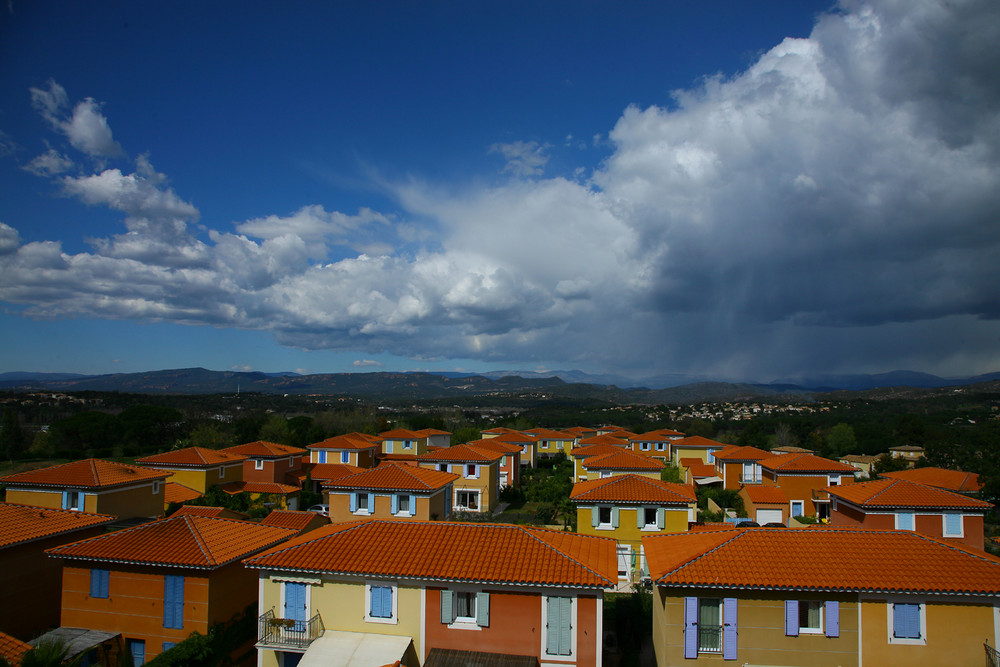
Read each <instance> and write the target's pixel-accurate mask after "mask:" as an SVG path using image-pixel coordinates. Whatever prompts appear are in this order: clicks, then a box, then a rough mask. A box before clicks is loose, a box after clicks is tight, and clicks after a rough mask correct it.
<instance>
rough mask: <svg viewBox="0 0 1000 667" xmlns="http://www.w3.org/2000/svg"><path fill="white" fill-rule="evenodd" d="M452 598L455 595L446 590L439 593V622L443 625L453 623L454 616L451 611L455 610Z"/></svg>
mask: <svg viewBox="0 0 1000 667" xmlns="http://www.w3.org/2000/svg"><path fill="white" fill-rule="evenodd" d="M454 596H455V594H454V593H453V592H452V591H449V590H447V589H446V590H443V591H441V622H442V623H443V624H445V625H450V624H451V623H454V621H455V614H454V612H453V611H452V610H453V609H454V608H455V605H454Z"/></svg>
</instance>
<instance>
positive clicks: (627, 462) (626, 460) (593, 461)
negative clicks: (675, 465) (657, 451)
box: [583, 449, 663, 470]
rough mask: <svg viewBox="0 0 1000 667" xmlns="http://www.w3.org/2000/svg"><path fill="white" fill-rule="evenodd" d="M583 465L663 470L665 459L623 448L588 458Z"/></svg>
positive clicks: (612, 468)
mask: <svg viewBox="0 0 1000 667" xmlns="http://www.w3.org/2000/svg"><path fill="white" fill-rule="evenodd" d="M583 467H584V468H585V469H587V470H663V461H657V460H656V459H653V458H650V457H648V456H643V455H642V454H636V453H635V452H633V451H631V450H628V449H623V450H622V451H620V452H613V453H611V454H604V455H601V456H594V457H591V458H588V459H587V460H586V461H584V462H583Z"/></svg>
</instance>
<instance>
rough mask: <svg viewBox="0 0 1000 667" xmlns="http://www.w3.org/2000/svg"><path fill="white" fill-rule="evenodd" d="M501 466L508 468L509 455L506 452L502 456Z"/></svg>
mask: <svg viewBox="0 0 1000 667" xmlns="http://www.w3.org/2000/svg"><path fill="white" fill-rule="evenodd" d="M500 467H502V468H506V467H507V455H506V454H505V455H504V456H502V457H501V458H500Z"/></svg>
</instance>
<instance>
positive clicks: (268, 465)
mask: <svg viewBox="0 0 1000 667" xmlns="http://www.w3.org/2000/svg"><path fill="white" fill-rule="evenodd" d="M219 451H222V452H226V453H227V454H237V455H239V456H245V457H246V459H245V460H244V461H243V481H246V482H277V483H279V484H287V483H288V481H289V478H288V476H289V474H291V475H294V474H295V473H296V472H297V471H298V470H301V469H302V458H303V456H306V457H308V456H309V451H308V450H306V449H302V448H301V447H292V446H291V445H280V444H278V443H276V442H267V441H264V440H257V441H256V442H248V443H246V444H243V445H236V446H235V447H226V448H225V449H222V450H219Z"/></svg>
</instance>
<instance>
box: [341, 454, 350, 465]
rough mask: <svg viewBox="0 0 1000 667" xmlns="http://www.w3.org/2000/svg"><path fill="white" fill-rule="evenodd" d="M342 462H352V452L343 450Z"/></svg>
mask: <svg viewBox="0 0 1000 667" xmlns="http://www.w3.org/2000/svg"><path fill="white" fill-rule="evenodd" d="M340 462H341V463H350V462H351V453H350V452H341V453H340Z"/></svg>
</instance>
